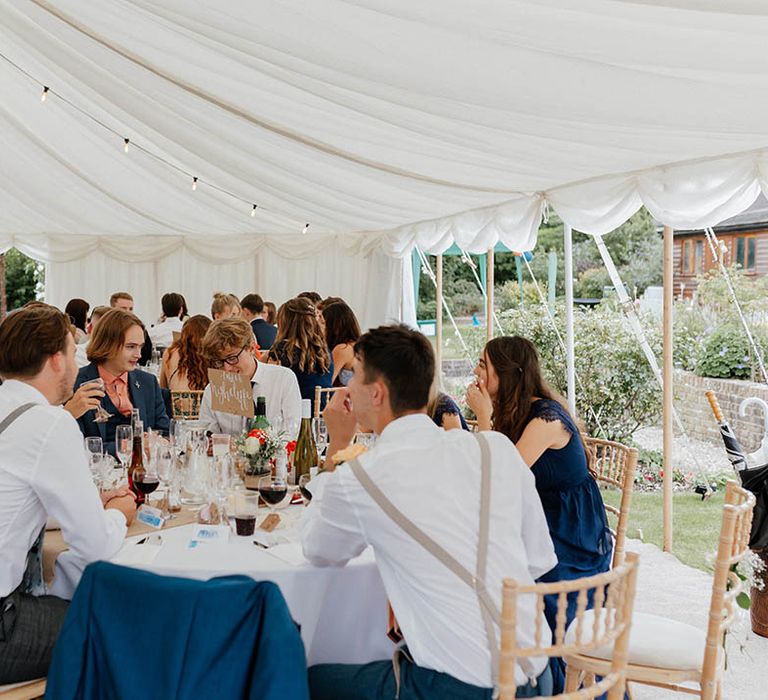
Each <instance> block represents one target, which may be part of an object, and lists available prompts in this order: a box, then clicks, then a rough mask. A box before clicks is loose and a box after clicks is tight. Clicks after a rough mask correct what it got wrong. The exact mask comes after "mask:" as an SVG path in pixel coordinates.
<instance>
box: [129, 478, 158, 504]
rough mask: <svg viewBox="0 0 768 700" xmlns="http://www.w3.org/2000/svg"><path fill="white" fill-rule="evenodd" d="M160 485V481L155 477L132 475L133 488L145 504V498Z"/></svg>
mask: <svg viewBox="0 0 768 700" xmlns="http://www.w3.org/2000/svg"><path fill="white" fill-rule="evenodd" d="M159 484H160V479H158V478H157V477H156V476H154V475H152V476H150V475H147V474H134V475H133V487H134V488H135V489H136V491H138V492H139V493H140V494H141V500H142V502H144V503H146V500H147V496H148V495H149V494H150V493H152V492H153V491H154V490H155V489H156V488H157V487H158V486H159Z"/></svg>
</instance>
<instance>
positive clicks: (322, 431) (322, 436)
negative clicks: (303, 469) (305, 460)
mask: <svg viewBox="0 0 768 700" xmlns="http://www.w3.org/2000/svg"><path fill="white" fill-rule="evenodd" d="M312 428H313V430H314V431H315V447H317V463H318V464H319V465H320V466H322V465H323V453H324V452H325V448H326V447H327V446H328V426H327V425H326V424H325V418H323V417H322V416H318V417H317V418H315V420H314V421H313V423H312Z"/></svg>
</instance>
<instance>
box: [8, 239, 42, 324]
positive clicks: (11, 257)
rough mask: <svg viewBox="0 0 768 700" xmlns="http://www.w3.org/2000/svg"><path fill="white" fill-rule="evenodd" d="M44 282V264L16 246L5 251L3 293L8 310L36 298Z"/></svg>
mask: <svg viewBox="0 0 768 700" xmlns="http://www.w3.org/2000/svg"><path fill="white" fill-rule="evenodd" d="M44 283H45V266H44V265H43V264H42V263H39V262H37V261H36V260H33V259H32V258H28V257H27V256H26V255H24V253H20V252H19V251H18V250H16V248H11V249H10V250H9V251H7V252H6V253H5V293H6V297H7V299H8V310H9V311H10V310H11V309H18V308H19V307H21V306H24V304H26V303H27V302H28V301H34V300H35V299H37V298H38V297H39V296H40V294H41V293H42V291H43V286H44Z"/></svg>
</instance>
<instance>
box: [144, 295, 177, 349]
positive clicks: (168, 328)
mask: <svg viewBox="0 0 768 700" xmlns="http://www.w3.org/2000/svg"><path fill="white" fill-rule="evenodd" d="M160 306H161V307H162V309H163V315H162V316H161V317H160V321H159V322H158V323H156V324H155V325H154V326H152V328H150V329H148V331H147V332H148V333H149V337H150V338H151V340H152V344H153V345H154V347H156V348H169V347H171V344H172V343H173V334H174V332H176V333H181V327H182V325H184V322H183V321H182V320H181V319H182V315H183V313H184V311H185V306H186V303H185V301H184V297H183V296H181V294H176V293H175V292H169V293H168V294H163V298H162V299H161V300H160Z"/></svg>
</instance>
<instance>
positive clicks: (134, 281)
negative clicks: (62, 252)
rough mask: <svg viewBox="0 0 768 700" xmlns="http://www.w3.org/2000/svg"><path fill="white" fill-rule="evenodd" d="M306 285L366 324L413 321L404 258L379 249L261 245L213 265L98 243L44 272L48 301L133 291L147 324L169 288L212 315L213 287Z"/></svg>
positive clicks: (273, 296) (272, 290) (241, 289)
mask: <svg viewBox="0 0 768 700" xmlns="http://www.w3.org/2000/svg"><path fill="white" fill-rule="evenodd" d="M307 289H314V290H317V291H319V292H320V293H321V294H322V295H323V296H329V295H333V296H341V297H343V298H344V299H346V300H347V302H348V303H349V304H350V306H351V307H352V308H353V310H354V311H355V313H356V314H357V316H358V318H359V319H360V323H361V325H362V326H363V327H364V328H369V327H371V326H376V325H379V324H381V323H391V322H394V321H397V320H400V319H402V320H404V321H406V322H408V323H412V324H415V320H416V314H415V309H414V306H413V282H412V278H411V265H410V261H409V260H407V259H397V258H392V257H389V256H386V255H383V254H382V253H379V252H373V253H371V254H370V255H369V256H367V257H362V256H348V255H346V254H345V252H344V251H343V250H340V249H338V248H337V247H335V246H332V247H329V248H328V249H327V250H325V251H323V252H319V253H317V254H316V255H315V256H314V257H312V258H302V259H287V258H284V257H281V256H280V255H278V254H277V253H275V252H272V251H271V250H268V249H266V248H265V249H263V250H262V251H261V252H259V253H257V254H254V255H249V256H248V257H247V258H245V259H243V260H240V261H239V262H228V263H218V264H217V263H210V262H207V261H205V260H204V259H201V258H200V257H198V255H196V254H194V253H192V252H190V251H189V250H188V249H186V248H185V247H181V248H178V249H177V250H175V251H174V252H172V253H170V254H169V255H167V256H165V257H163V258H161V259H159V260H156V261H151V262H137V261H130V262H128V261H125V260H117V259H115V258H112V257H109V256H107V255H105V254H104V253H103V252H102V251H101V250H98V249H97V250H94V251H92V252H89V253H87V254H85V255H84V256H83V257H80V258H76V259H74V260H71V261H69V262H56V263H49V264H48V269H47V275H46V300H47V301H48V302H49V303H51V304H54V305H56V306H59V307H60V308H63V307H64V305H65V304H66V303H67V301H68V300H69V299H71V298H73V297H81V298H85V299H88V300H89V301H90V302H91V303H92V304H94V305H97V304H107V303H108V301H109V296H110V295H111V294H112V292H116V291H130V292H131V294H132V295H133V297H134V301H135V308H136V312H137V313H138V314H139V316H140V317H141V318H142V319H144V321H145V322H147V323H152V322H154V320H155V319H156V318H157V317H158V316H159V314H160V305H159V304H160V297H161V296H162V295H163V293H165V292H168V291H177V292H181V293H182V294H184V296H185V298H186V300H187V304H188V305H189V309H190V313H192V314H195V313H203V314H206V315H210V312H211V293H212V291H223V292H231V293H234V294H235V295H236V296H238V297H242V296H244V295H245V294H247V293H249V292H252V291H256V290H257V291H258V292H259V293H260V294H261V295H262V296H263V297H264V298H265V299H270V300H273V301H275V302H276V303H277V304H278V305H279V304H280V303H282V302H283V301H285V300H286V299H289V298H290V297H292V296H294V295H296V294H298V293H299V292H301V291H304V290H307ZM401 290H402V291H401ZM409 290H410V293H409Z"/></svg>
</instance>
